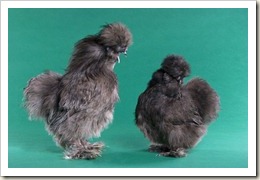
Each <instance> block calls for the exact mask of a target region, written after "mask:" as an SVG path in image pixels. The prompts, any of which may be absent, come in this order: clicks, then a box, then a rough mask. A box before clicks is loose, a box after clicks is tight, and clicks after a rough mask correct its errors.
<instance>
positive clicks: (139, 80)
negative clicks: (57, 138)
mask: <svg viewBox="0 0 260 180" xmlns="http://www.w3.org/2000/svg"><path fill="white" fill-rule="evenodd" d="M247 13H248V12H247V9H9V10H8V30H9V31H8V49H9V52H8V56H9V60H8V83H9V84H8V96H9V97H8V110H9V112H8V116H9V119H8V166H9V168H36V167H37V168H40V167H42V168H47V167H50V168H51V167H57V168H63V167H70V168H84V167H91V168H99V167H100V168H101V167H104V168H106V167H114V168H125V167H137V168H141V167H142V168H150V167H154V168H163V167H178V168H186V167H187V168H190V167H192V168H193V167H194V168H195V167H196V168H206V167H212V168H241V167H248V141H247V138H248V125H247V124H248V111H247V108H248V104H247V97H248V90H247V82H248V75H247V74H248V70H247V64H248V59H247V55H248V52H247V48H248V44H247V34H248V30H247V29H248V28H247V27H248V24H247V17H248V14H247ZM118 21H120V22H123V23H124V24H126V25H127V26H128V27H129V29H130V30H131V31H132V33H133V38H134V43H133V45H132V46H131V47H130V48H129V51H128V57H127V58H124V57H121V63H120V64H117V65H116V67H115V71H116V74H117V76H118V80H119V95H120V102H119V103H117V104H116V108H115V115H114V121H113V123H112V124H111V125H110V126H109V128H108V129H106V130H104V131H103V133H102V136H101V137H100V138H98V139H94V141H96V140H100V141H104V142H105V144H106V145H107V147H106V148H105V150H104V152H103V155H102V157H101V158H98V159H96V160H92V161H87V160H65V159H63V154H62V152H63V151H62V149H60V148H59V147H57V146H56V145H55V143H54V142H53V140H52V137H51V136H49V135H48V133H47V132H46V131H45V127H44V123H43V121H29V120H28V115H27V112H26V111H25V109H23V107H22V98H23V97H22V92H23V88H24V87H25V86H26V84H27V81H28V80H29V79H30V78H32V77H34V76H36V75H38V74H40V73H42V72H43V71H44V70H52V71H56V72H59V73H63V72H64V69H65V68H66V66H67V64H68V61H69V58H70V55H71V53H72V50H73V46H74V44H75V43H76V42H77V41H78V40H80V39H81V38H83V37H85V36H86V35H89V34H95V33H96V32H98V31H99V30H100V26H101V25H104V24H105V23H111V22H118ZM171 53H176V54H179V55H182V56H184V57H185V58H186V60H187V61H188V62H189V64H190V65H191V70H192V72H191V75H190V77H188V78H187V79H186V82H187V81H188V80H189V79H191V78H193V77H195V76H200V77H202V78H204V79H205V80H207V81H208V82H209V83H210V84H211V86H212V87H213V88H214V89H215V90H216V91H217V92H218V94H219V96H220V98H221V111H220V114H219V117H218V119H217V120H216V121H215V122H214V123H213V124H211V126H210V127H209V129H208V134H207V135H206V136H205V137H204V139H203V140H202V141H201V142H200V143H199V144H198V145H197V146H196V147H195V148H194V149H193V150H191V151H190V153H189V155H188V156H187V157H186V158H179V159H175V158H166V157H160V156H156V154H155V153H149V152H147V148H148V145H149V142H148V140H147V139H146V138H145V137H144V135H143V134H142V133H141V132H140V131H139V129H138V128H137V127H136V126H135V124H134V110H135V106H136V103H137V98H138V96H139V94H140V93H141V92H143V91H144V90H145V88H146V84H147V82H148V80H149V79H150V78H151V75H152V73H153V72H154V71H155V70H156V69H157V68H159V66H160V64H161V62H162V60H163V58H164V57H165V56H166V55H169V54H171Z"/></svg>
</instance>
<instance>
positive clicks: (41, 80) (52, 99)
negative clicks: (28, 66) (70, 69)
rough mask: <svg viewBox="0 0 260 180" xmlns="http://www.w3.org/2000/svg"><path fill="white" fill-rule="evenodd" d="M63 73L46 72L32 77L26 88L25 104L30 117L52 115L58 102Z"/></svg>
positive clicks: (24, 93)
mask: <svg viewBox="0 0 260 180" xmlns="http://www.w3.org/2000/svg"><path fill="white" fill-rule="evenodd" d="M60 79H61V75H59V74H57V73H54V72H50V71H48V72H45V73H43V74H40V75H38V76H37V77H35V78H32V79H31V80H30V81H29V82H28V85H27V86H26V87H25V88H24V91H23V95H24V106H25V108H26V109H27V110H28V113H29V115H30V118H44V119H47V118H48V117H50V116H52V114H53V113H54V111H55V109H56V108H57V104H58V94H59V84H60V83H59V82H60Z"/></svg>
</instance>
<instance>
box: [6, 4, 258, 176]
mask: <svg viewBox="0 0 260 180" xmlns="http://www.w3.org/2000/svg"><path fill="white" fill-rule="evenodd" d="M8 8H248V29H249V30H250V31H249V30H248V34H249V35H248V128H249V129H248V152H250V153H249V154H248V168H208V169H205V168H190V169H189V170H188V174H187V169H185V168H160V169H157V168H121V169H120V170H119V169H117V168H87V170H86V169H85V168H64V169H63V168H37V169H32V168H8ZM249 32H250V33H249ZM255 143H256V2H255V1H2V2H1V176H46V175H47V176H148V175H149V176H256V144H255ZM89 169H91V170H89ZM101 172H102V173H101Z"/></svg>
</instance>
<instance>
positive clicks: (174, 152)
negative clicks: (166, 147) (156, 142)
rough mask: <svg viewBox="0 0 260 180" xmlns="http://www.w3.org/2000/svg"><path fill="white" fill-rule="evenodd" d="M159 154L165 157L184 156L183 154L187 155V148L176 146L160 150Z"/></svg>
mask: <svg viewBox="0 0 260 180" xmlns="http://www.w3.org/2000/svg"><path fill="white" fill-rule="evenodd" d="M159 155H160V156H165V157H175V158H178V157H185V156H187V150H186V149H183V148H178V149H176V150H170V151H166V152H161V153H160V154H159Z"/></svg>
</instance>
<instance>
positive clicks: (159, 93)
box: [135, 55, 220, 157]
mask: <svg viewBox="0 0 260 180" xmlns="http://www.w3.org/2000/svg"><path fill="white" fill-rule="evenodd" d="M189 74H190V67H189V64H188V63H187V62H186V61H185V60H184V59H183V57H181V56H177V55H169V56H167V57H166V58H165V59H164V61H163V62H162V64H161V68H160V69H158V70H157V71H156V72H154V73H153V76H152V79H151V80H150V81H149V83H148V86H147V89H146V90H145V91H144V92H143V93H142V94H141V95H140V96H139V98H138V103H137V106H136V111H135V123H136V125H137V126H138V127H139V129H140V130H141V131H142V132H143V133H144V135H145V136H146V137H147V138H148V139H149V141H150V142H151V145H150V147H149V151H150V152H157V153H159V155H162V156H168V157H184V156H186V155H187V153H188V150H189V149H191V148H192V147H194V146H195V145H196V144H197V143H198V142H199V141H200V140H201V138H202V137H203V135H205V133H206V131H207V127H208V125H209V124H210V123H211V122H212V121H213V120H214V119H215V118H216V117H217V115H218V112H219V108H220V101H219V97H218V95H217V93H216V92H215V91H214V90H213V89H212V88H211V87H210V85H209V84H208V83H207V82H206V81H204V80H202V79H200V78H194V79H192V80H191V81H189V82H188V83H187V84H186V85H183V78H185V77H186V76H188V75H189Z"/></svg>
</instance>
